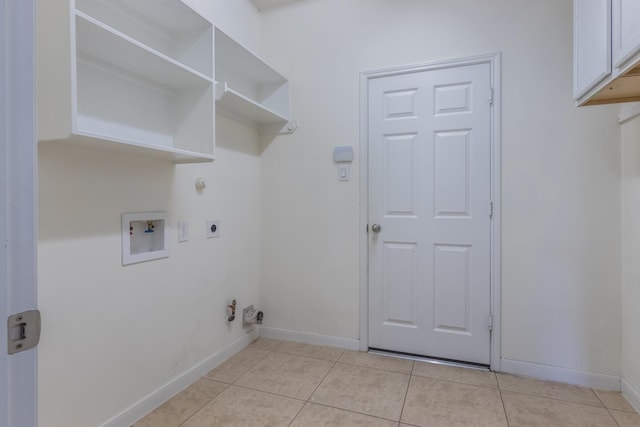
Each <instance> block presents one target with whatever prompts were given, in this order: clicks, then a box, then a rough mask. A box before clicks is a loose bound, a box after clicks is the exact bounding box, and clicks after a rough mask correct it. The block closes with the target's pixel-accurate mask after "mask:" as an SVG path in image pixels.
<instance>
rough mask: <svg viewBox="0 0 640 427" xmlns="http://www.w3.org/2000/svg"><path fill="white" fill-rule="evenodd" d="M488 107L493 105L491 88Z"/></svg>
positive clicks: (491, 89)
mask: <svg viewBox="0 0 640 427" xmlns="http://www.w3.org/2000/svg"><path fill="white" fill-rule="evenodd" d="M489 105H493V88H492V87H491V88H489Z"/></svg>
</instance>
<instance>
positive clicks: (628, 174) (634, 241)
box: [622, 117, 640, 409]
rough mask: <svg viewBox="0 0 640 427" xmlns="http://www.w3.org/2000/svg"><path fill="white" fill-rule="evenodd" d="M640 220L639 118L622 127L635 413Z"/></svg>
mask: <svg viewBox="0 0 640 427" xmlns="http://www.w3.org/2000/svg"><path fill="white" fill-rule="evenodd" d="M639 218H640V117H636V118H634V119H632V120H630V121H628V122H626V123H625V124H623V125H622V230H623V232H624V233H623V238H622V378H623V380H624V381H625V382H626V386H628V387H631V388H632V389H633V390H634V391H635V393H634V394H635V404H636V409H640V262H639V259H640V243H639V242H640V220H639ZM623 389H624V385H623ZM628 398H630V396H628Z"/></svg>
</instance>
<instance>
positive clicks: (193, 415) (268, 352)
mask: <svg viewBox="0 0 640 427" xmlns="http://www.w3.org/2000/svg"><path fill="white" fill-rule="evenodd" d="M254 342H255V340H254ZM250 345H251V343H249V345H247V346H246V347H245V348H243V349H242V350H245V349H247V348H249V346H250ZM256 348H257V347H256ZM242 350H240V351H242ZM259 350H266V349H263V348H262V349H261V348H259ZM266 351H267V353H266V354H265V355H264V356H262V357H261V358H260V359H258V360H256V362H255V363H254V364H252V365H251V366H250V367H249V368H248V369H247V370H246V371H244V372H243V373H241V374H240V375H238V378H236V379H235V380H233V382H231V383H225V382H223V381H218V380H214V379H213V378H208V377H206V375H207V374H208V372H207V374H205V375H203V376H201V377H200V379H204V380H207V381H213V382H217V383H220V384H224V388H223V389H222V391H220V393H218V394H216V395H215V396H213V397H212V398H211V399H209V400H208V401H207V402H206V403H205V404H204V405H202V406H201V407H200V408H199V409H198V410H197V411H195V412H194V413H193V414H191V416H189V417H188V418H187V419H186V420H184V421H183V422H181V423H180V424H179V425H178V427H181V426H183V425H185V424H186V423H187V422H189V420H191V419H192V418H193V417H195V416H196V414H198V413H199V412H200V411H202V410H203V409H204V408H205V407H207V406H208V405H209V404H210V403H211V402H213V401H214V400H215V399H217V398H218V396H220V395H221V394H222V393H224V392H225V391H226V390H227V389H228V388H229V387H230V386H232V385H234V384H233V383H234V382H236V381H237V380H238V379H239V378H240V377H242V376H243V375H244V374H246V373H247V372H249V370H251V368H253V367H254V366H255V365H256V364H258V362H260V361H261V360H262V359H264V358H265V357H267V356H268V355H269V354H270V353H271V350H266ZM236 354H237V353H236ZM233 356H235V354H234V355H233ZM233 356H231V357H233ZM231 357H230V358H229V359H231ZM229 359H227V360H229ZM225 362H226V360H225ZM223 363H224V362H223ZM221 365H222V364H221ZM214 369H215V368H214ZM236 387H237V386H236ZM173 397H175V396H173ZM173 397H172V398H171V399H173ZM156 409H157V408H156ZM154 410H155V409H154Z"/></svg>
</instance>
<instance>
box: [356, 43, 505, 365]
mask: <svg viewBox="0 0 640 427" xmlns="http://www.w3.org/2000/svg"><path fill="white" fill-rule="evenodd" d="M476 64H489V66H490V68H491V86H492V88H493V108H492V109H491V125H490V129H491V142H490V144H491V200H492V201H493V215H492V217H491V237H490V241H491V249H490V257H491V261H490V262H491V266H490V272H491V273H490V276H491V277H490V281H491V308H490V309H491V313H492V315H493V330H492V333H491V345H490V348H491V365H490V366H491V370H493V371H500V359H501V329H502V328H501V271H502V270H501V259H502V256H501V254H502V249H501V242H502V239H501V225H502V219H501V211H502V209H501V199H500V195H501V172H502V171H501V152H502V150H501V96H500V93H501V87H500V86H501V76H500V71H501V53H500V52H496V53H490V54H486V55H479V56H472V57H466V58H457V59H450V60H444V61H436V62H429V63H425V64H417V65H407V66H400V67H392V68H385V69H379V70H372V71H364V72H361V73H360V190H359V191H360V233H359V235H360V239H359V240H360V242H359V246H360V248H359V249H360V350H361V351H367V350H368V348H369V234H368V233H367V225H368V223H369V120H368V108H369V90H368V88H369V80H371V79H375V78H380V77H389V76H396V75H401V74H407V73H415V72H421V71H432V70H439V69H443V68H451V67H460V66H468V65H476ZM490 96H491V94H487V100H489V97H490Z"/></svg>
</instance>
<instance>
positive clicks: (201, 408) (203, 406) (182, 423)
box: [172, 377, 231, 427]
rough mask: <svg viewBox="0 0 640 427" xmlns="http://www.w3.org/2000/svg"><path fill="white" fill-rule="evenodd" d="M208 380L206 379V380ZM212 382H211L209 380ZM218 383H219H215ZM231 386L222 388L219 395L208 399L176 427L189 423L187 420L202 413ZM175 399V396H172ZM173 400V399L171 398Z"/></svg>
mask: <svg viewBox="0 0 640 427" xmlns="http://www.w3.org/2000/svg"><path fill="white" fill-rule="evenodd" d="M200 378H204V377H200ZM207 379H208V378H207ZM210 381H213V380H210ZM217 382H220V381H217ZM221 384H225V383H221ZM230 385H231V384H225V386H224V388H223V389H222V391H220V393H218V394H216V395H215V396H213V397H212V398H211V399H209V400H208V401H207V403H205V404H204V405H202V406H201V407H200V408H198V410H197V411H195V412H194V413H193V414H191V415H190V416H189V418H187V419H186V420H184V421H183V422H181V423H180V424H178V427H180V426H183V425H185V424H186V423H187V422H189V420H190V419H191V418H193V417H195V416H196V414H197V413H199V412H200V411H202V410H203V409H204V408H206V407H207V405H209V404H210V403H211V402H213V401H214V400H216V399H217V398H218V396H220V395H221V394H222V393H224V392H225V391H226V390H227V389H228V388H229V386H230ZM174 397H175V396H174ZM172 399H173V398H172Z"/></svg>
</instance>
